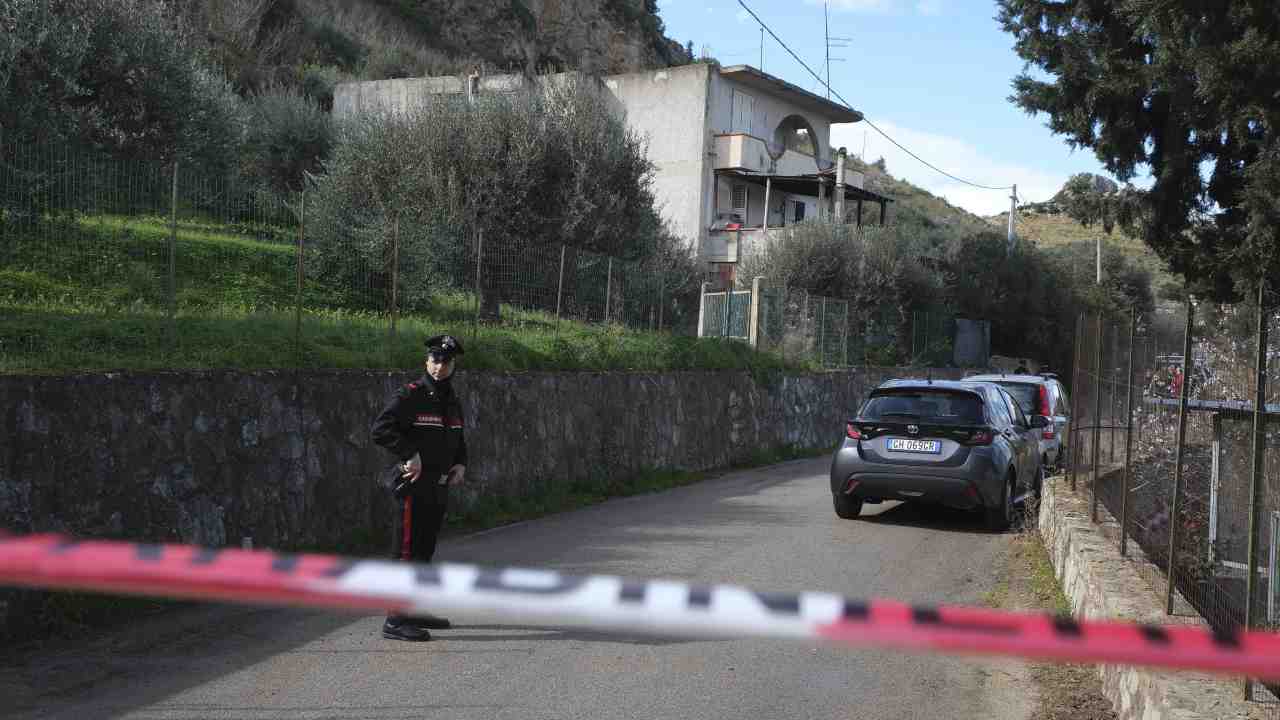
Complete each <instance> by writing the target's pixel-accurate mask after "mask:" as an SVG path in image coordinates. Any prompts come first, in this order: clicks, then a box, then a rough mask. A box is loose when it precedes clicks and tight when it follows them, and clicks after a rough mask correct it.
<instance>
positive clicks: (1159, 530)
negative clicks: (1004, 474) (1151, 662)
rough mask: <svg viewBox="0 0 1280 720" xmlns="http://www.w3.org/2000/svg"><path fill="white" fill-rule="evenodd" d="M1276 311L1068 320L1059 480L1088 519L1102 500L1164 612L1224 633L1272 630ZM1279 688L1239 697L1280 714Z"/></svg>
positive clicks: (1277, 526) (1224, 308)
mask: <svg viewBox="0 0 1280 720" xmlns="http://www.w3.org/2000/svg"><path fill="white" fill-rule="evenodd" d="M1276 307H1277V303H1276V297H1275V296H1274V295H1260V296H1259V297H1256V298H1253V299H1252V300H1251V301H1247V302H1242V303H1239V304H1235V305H1215V304H1212V303H1207V302H1196V303H1188V304H1186V305H1184V306H1182V307H1179V308H1168V309H1165V310H1163V311H1161V312H1155V313H1147V314H1141V315H1140V314H1138V313H1136V312H1134V313H1132V314H1131V316H1130V317H1129V318H1128V319H1121V320H1108V319H1106V318H1099V317H1096V316H1086V315H1082V316H1080V317H1079V318H1078V321H1077V331H1076V343H1075V367H1074V370H1073V378H1072V390H1073V395H1072V411H1073V412H1072V426H1071V431H1070V435H1069V438H1068V442H1069V452H1070V457H1071V467H1070V471H1069V474H1068V476H1067V480H1068V482H1070V484H1071V487H1072V488H1073V489H1077V486H1081V487H1079V489H1080V490H1082V491H1087V492H1088V493H1089V496H1090V498H1091V505H1092V514H1093V519H1094V521H1095V522H1097V521H1098V520H1099V519H1100V515H1101V512H1100V506H1101V507H1105V508H1106V510H1107V511H1109V513H1110V514H1111V516H1112V517H1114V518H1115V519H1116V520H1117V522H1118V523H1119V530H1120V532H1119V545H1120V551H1121V553H1122V554H1124V555H1126V556H1131V557H1135V558H1136V559H1139V560H1142V559H1145V560H1146V561H1147V562H1142V563H1140V564H1139V566H1138V567H1139V569H1140V572H1141V574H1142V576H1143V577H1144V579H1145V580H1146V581H1147V582H1148V583H1149V586H1150V590H1151V591H1152V592H1154V593H1156V594H1157V595H1158V596H1159V597H1160V599H1161V600H1162V601H1163V603H1164V605H1165V607H1166V611H1167V612H1168V613H1169V614H1171V615H1197V614H1198V615H1200V616H1201V617H1203V618H1204V619H1205V620H1206V621H1207V622H1208V623H1209V624H1210V625H1211V626H1212V627H1214V628H1216V629H1219V630H1224V631H1226V630H1230V629H1232V628H1236V627H1240V626H1245V625H1248V626H1251V627H1270V628H1280V574H1278V573H1277V565H1280V534H1278V533H1280V465H1278V464H1277V463H1280V382H1277V375H1278V374H1280V367H1277V363H1276V362H1275V360H1276V358H1278V357H1280V335H1278V334H1277V333H1280V315H1277V312H1276ZM1255 427H1256V428H1257V429H1258V432H1259V434H1258V436H1257V437H1256V439H1255ZM1083 485H1087V487H1083ZM1276 691H1277V688H1274V687H1272V688H1268V687H1264V686H1262V685H1260V684H1254V683H1248V684H1247V690H1246V693H1247V694H1248V695H1249V696H1250V697H1251V698H1253V699H1255V700H1258V701H1261V702H1263V703H1267V705H1266V706H1265V707H1264V709H1263V711H1264V712H1265V713H1266V714H1267V716H1268V717H1275V718H1280V705H1277V704H1276V703H1277V694H1276Z"/></svg>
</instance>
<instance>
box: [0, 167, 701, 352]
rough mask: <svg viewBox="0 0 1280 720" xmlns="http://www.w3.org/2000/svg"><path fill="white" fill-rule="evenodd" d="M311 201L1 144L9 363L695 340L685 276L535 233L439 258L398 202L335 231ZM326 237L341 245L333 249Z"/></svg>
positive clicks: (478, 242)
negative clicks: (497, 335)
mask: <svg viewBox="0 0 1280 720" xmlns="http://www.w3.org/2000/svg"><path fill="white" fill-rule="evenodd" d="M308 200H309V198H308V193H305V192H300V193H295V194H292V195H289V196H282V195H279V194H276V193H273V192H270V191H267V190H263V189H262V188H261V187H255V186H253V185H250V184H247V183H245V182H244V181H242V180H240V179H239V176H238V175H237V173H236V172H235V171H234V169H227V170H225V171H214V170H210V169H208V168H197V167H193V166H188V165H184V164H181V163H172V162H169V163H161V162H152V161H147V160H139V159H120V158H113V157H109V156H106V155H103V154H100V153H97V152H92V151H87V150H80V151H77V150H73V149H72V148H70V147H65V146H59V147H44V148H40V147H30V146H24V147H18V146H13V145H7V146H3V147H0V305H3V306H4V307H5V312H4V322H3V324H0V369H3V370H6V371H24V370H31V371H65V370H78V369H85V368H102V367H104V363H106V364H107V365H106V366H107V367H110V364H109V363H111V362H113V360H111V358H113V357H115V358H119V357H124V356H126V355H128V356H129V357H130V359H131V360H130V361H131V362H140V363H142V366H144V367H156V368H160V367H217V366H219V365H220V364H224V360H225V359H227V358H229V357H230V356H231V354H232V353H234V354H235V358H236V362H234V363H228V364H233V365H243V364H244V363H246V362H247V363H248V364H250V365H258V366H264V367H291V366H301V367H312V366H316V365H319V364H324V363H326V362H329V361H332V360H333V359H334V358H335V357H336V356H341V355H344V354H345V355H347V356H348V358H347V359H349V360H350V361H351V362H350V363H346V364H352V363H354V364H363V365H365V366H370V367H383V366H385V367H401V366H404V365H405V364H406V363H409V364H413V363H415V362H416V360H417V358H416V357H415V356H414V355H416V353H417V352H418V350H419V348H416V347H415V345H414V343H413V341H412V338H411V337H409V336H410V335H412V336H414V337H417V336H420V335H421V333H422V332H430V331H443V330H445V329H450V330H452V331H453V332H462V333H466V332H470V333H471V334H472V335H473V336H474V335H476V334H477V333H479V334H483V333H484V332H485V330H486V327H492V326H493V325H494V324H495V323H498V324H502V325H507V326H509V325H512V324H516V325H524V326H527V327H528V328H529V329H530V330H531V331H533V332H543V333H546V334H547V335H549V336H558V335H560V334H562V333H563V332H566V331H568V330H570V329H571V328H570V326H569V324H568V321H579V322H586V323H611V324H615V325H621V326H625V327H628V328H633V329H641V330H664V331H668V332H674V333H680V334H693V333H694V332H695V331H696V326H695V323H696V320H697V318H696V313H697V307H698V297H697V292H698V288H697V285H696V278H695V277H694V276H693V275H692V274H691V273H689V272H688V271H687V269H686V271H681V270H680V269H678V268H673V267H668V266H666V265H664V264H662V263H660V262H656V261H655V262H650V263H640V262H629V261H624V260H622V259H620V258H615V257H609V256H606V255H601V254H597V253H592V252H588V251H585V250H582V249H579V248H576V247H573V246H569V245H565V244H561V243H554V242H535V241H532V240H531V239H529V238H527V237H524V236H523V235H522V234H521V233H520V229H519V228H512V230H511V233H510V234H506V235H504V236H502V237H482V236H480V235H475V236H471V237H462V236H457V237H450V238H448V239H447V242H435V244H433V245H431V248H432V252H431V253H429V257H426V256H427V255H428V253H425V252H423V251H422V249H421V248H422V247H424V246H425V243H427V242H428V241H429V240H432V239H430V238H424V237H423V234H424V233H425V232H426V231H425V230H424V229H423V228H421V227H416V226H413V225H411V224H409V223H407V222H406V223H401V222H400V221H399V219H398V218H397V217H396V216H395V214H394V212H384V213H381V214H379V215H378V216H377V217H374V218H366V219H365V220H366V222H364V223H362V224H361V225H360V226H359V227H334V223H335V220H334V219H333V218H331V217H326V216H324V215H323V214H322V213H318V212H317V210H316V208H315V207H314V205H315V203H314V202H313V203H312V206H310V207H309V206H308ZM317 237H328V238H334V237H338V238H340V240H339V241H337V242H334V241H332V240H330V241H329V244H328V245H327V246H325V247H324V248H321V247H319V246H318V241H317ZM322 249H323V250H324V251H323V252H322ZM415 249H416V250H415ZM482 320H483V321H484V322H481V321H482ZM411 353H412V354H411ZM104 358H105V359H104ZM135 366H137V365H135Z"/></svg>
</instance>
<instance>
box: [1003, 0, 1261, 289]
mask: <svg viewBox="0 0 1280 720" xmlns="http://www.w3.org/2000/svg"><path fill="white" fill-rule="evenodd" d="M998 6H999V15H998V20H999V21H1000V23H1001V24H1002V26H1003V27H1004V29H1005V31H1006V32H1009V33H1010V34H1011V35H1013V36H1014V39H1015V45H1014V47H1015V51H1016V52H1017V53H1018V55H1019V56H1020V57H1022V58H1023V59H1024V60H1025V61H1027V63H1028V65H1029V66H1033V67H1036V68H1038V69H1039V70H1041V71H1042V72H1043V73H1045V74H1047V75H1048V76H1049V79H1047V80H1045V79H1039V78H1038V77H1037V76H1034V75H1032V74H1031V73H1028V72H1024V73H1023V74H1022V75H1020V76H1018V77H1017V78H1016V79H1015V80H1014V83H1013V85H1014V94H1013V95H1012V96H1011V97H1010V100H1011V101H1012V102H1014V103H1015V104H1017V105H1018V106H1020V107H1022V108H1023V109H1024V110H1026V111H1027V112H1028V113H1031V114H1035V113H1045V114H1046V115H1048V117H1049V122H1048V125H1049V128H1050V129H1052V130H1053V131H1054V132H1055V133H1057V134H1060V135H1063V136H1065V137H1066V138H1067V141H1068V142H1069V143H1070V144H1071V145H1072V146H1074V147H1077V148H1089V149H1091V150H1093V151H1094V153H1095V154H1096V155H1097V157H1098V159H1099V160H1100V161H1101V162H1102V163H1103V164H1104V165H1105V166H1106V168H1107V169H1108V170H1109V171H1110V172H1111V173H1112V174H1114V175H1115V176H1116V177H1118V178H1119V179H1120V180H1121V181H1129V180H1131V179H1132V178H1134V177H1135V176H1136V175H1137V174H1138V173H1139V171H1141V170H1149V171H1150V173H1151V176H1152V178H1153V180H1154V184H1153V186H1152V188H1151V190H1150V191H1148V192H1146V193H1145V194H1144V195H1143V197H1142V198H1141V202H1140V204H1139V206H1138V208H1137V210H1138V211H1137V212H1135V213H1133V214H1132V215H1131V216H1129V217H1127V218H1124V219H1127V220H1128V221H1129V222H1128V223H1127V224H1128V225H1129V226H1130V227H1129V229H1130V230H1131V231H1134V232H1136V233H1137V234H1140V235H1141V236H1142V237H1143V239H1144V240H1145V242H1146V243H1147V244H1148V245H1149V246H1151V247H1152V248H1153V249H1154V250H1155V251H1156V252H1157V253H1158V254H1159V255H1160V256H1161V257H1162V258H1164V259H1165V260H1166V261H1167V262H1168V263H1169V265H1170V268H1171V269H1172V270H1173V271H1174V272H1176V273H1178V274H1180V275H1182V276H1183V277H1184V278H1186V280H1187V285H1188V289H1189V290H1191V291H1193V292H1195V293H1197V294H1200V295H1204V296H1208V297H1212V298H1214V299H1218V300H1230V299H1236V298H1238V297H1239V295H1240V294H1241V293H1242V292H1243V291H1244V290H1245V288H1246V287H1249V286H1254V285H1255V283H1257V282H1258V281H1259V280H1261V279H1265V278H1266V277H1268V276H1269V275H1272V276H1275V275H1277V274H1278V273H1280V203H1278V201H1277V197H1278V196H1280V63H1277V62H1276V58H1280V4H1277V3H1276V2H1275V0H1234V1H1233V2H1230V3H1220V2H1203V0H999V1H998Z"/></svg>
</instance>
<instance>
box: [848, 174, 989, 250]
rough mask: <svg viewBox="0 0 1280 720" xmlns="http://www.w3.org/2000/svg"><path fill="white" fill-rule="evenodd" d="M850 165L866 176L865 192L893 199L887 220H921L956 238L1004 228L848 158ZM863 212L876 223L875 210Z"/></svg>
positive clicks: (867, 209) (867, 218) (870, 220)
mask: <svg viewBox="0 0 1280 720" xmlns="http://www.w3.org/2000/svg"><path fill="white" fill-rule="evenodd" d="M850 162H851V163H852V165H853V169H854V170H856V171H858V172H862V173H865V174H866V176H867V178H866V189H868V190H871V191H872V192H876V193H880V194H881V195H887V196H889V197H891V198H893V203H892V204H891V205H890V206H889V217H890V219H891V220H895V221H905V220H908V219H909V218H924V219H927V222H928V223H929V224H933V225H938V226H942V227H947V228H952V229H954V230H955V231H957V232H958V233H959V234H970V233H975V232H980V231H983V230H996V231H999V230H1001V229H1003V228H1004V225H1002V224H999V223H996V222H995V221H993V220H988V219H985V218H981V217H979V216H977V215H974V214H973V213H971V212H969V211H968V210H965V209H964V208H959V207H956V206H955V205H952V204H951V203H949V202H947V201H946V200H944V199H942V198H940V197H938V196H937V195H934V194H933V193H930V192H928V191H926V190H923V189H921V188H918V187H916V186H915V185H912V184H911V183H909V182H906V181H905V180H899V179H897V178H895V177H893V176H892V175H890V174H887V173H883V172H881V171H880V169H879V168H877V167H875V166H874V165H867V164H865V163H863V162H861V161H859V160H857V159H856V158H851V159H850ZM864 212H866V213H871V214H870V215H869V216H866V217H864V220H867V221H869V222H875V221H876V220H877V216H876V215H875V213H878V212H879V209H878V208H876V209H872V208H866V209H865V210H864Z"/></svg>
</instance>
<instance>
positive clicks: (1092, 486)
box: [1089, 311, 1102, 523]
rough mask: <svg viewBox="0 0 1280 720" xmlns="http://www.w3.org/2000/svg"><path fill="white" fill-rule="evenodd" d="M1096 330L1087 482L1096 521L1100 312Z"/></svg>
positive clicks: (1099, 418)
mask: <svg viewBox="0 0 1280 720" xmlns="http://www.w3.org/2000/svg"><path fill="white" fill-rule="evenodd" d="M1097 318H1098V332H1097V333H1096V334H1095V338H1094V339H1095V341H1096V342H1097V344H1098V346H1097V347H1096V348H1094V352H1093V357H1094V364H1093V417H1092V418H1090V419H1091V420H1093V432H1092V433H1091V435H1090V440H1091V441H1090V445H1091V446H1092V447H1090V448H1089V450H1090V454H1091V455H1092V456H1093V458H1092V461H1093V462H1092V465H1093V479H1092V481H1091V482H1090V483H1089V519H1090V520H1091V521H1093V522H1095V523H1096V522H1098V469H1099V468H1098V450H1099V447H1098V446H1099V445H1100V444H1101V440H1102V434H1101V433H1102V312H1101V311H1099V312H1098V314H1097Z"/></svg>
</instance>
